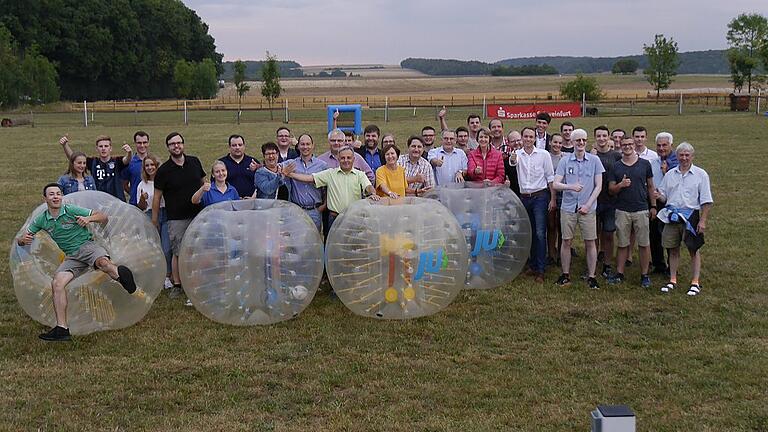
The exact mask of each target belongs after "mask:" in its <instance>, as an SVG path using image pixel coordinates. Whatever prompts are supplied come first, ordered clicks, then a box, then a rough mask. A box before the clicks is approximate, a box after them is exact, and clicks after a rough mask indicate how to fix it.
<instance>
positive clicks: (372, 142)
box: [355, 124, 385, 173]
mask: <svg viewBox="0 0 768 432" xmlns="http://www.w3.org/2000/svg"><path fill="white" fill-rule="evenodd" d="M380 134H381V131H380V130H379V127H378V126H376V125H373V124H372V125H368V126H366V127H365V130H364V131H363V136H364V137H365V145H363V146H362V147H360V148H359V149H355V151H356V152H357V154H359V155H360V156H362V157H363V159H365V163H367V164H368V166H369V167H371V171H373V172H374V173H375V172H376V170H377V169H379V167H380V166H382V165H384V164H385V162H384V155H383V154H381V150H380V149H379V135H380Z"/></svg>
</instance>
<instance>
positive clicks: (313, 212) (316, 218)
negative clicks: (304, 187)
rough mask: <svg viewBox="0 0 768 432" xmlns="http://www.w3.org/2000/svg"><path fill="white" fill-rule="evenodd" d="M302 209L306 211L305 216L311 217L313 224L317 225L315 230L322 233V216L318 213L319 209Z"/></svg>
mask: <svg viewBox="0 0 768 432" xmlns="http://www.w3.org/2000/svg"><path fill="white" fill-rule="evenodd" d="M304 211H305V212H306V213H307V216H309V218H310V219H312V222H314V223H315V226H316V227H317V230H318V231H320V234H322V233H323V217H322V216H321V215H320V211H319V210H317V209H304Z"/></svg>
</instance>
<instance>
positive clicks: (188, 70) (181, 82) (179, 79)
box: [173, 60, 194, 99]
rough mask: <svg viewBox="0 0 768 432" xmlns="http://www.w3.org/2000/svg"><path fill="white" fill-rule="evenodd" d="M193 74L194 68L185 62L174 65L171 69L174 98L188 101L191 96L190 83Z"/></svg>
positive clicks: (180, 61)
mask: <svg viewBox="0 0 768 432" xmlns="http://www.w3.org/2000/svg"><path fill="white" fill-rule="evenodd" d="M193 74H194V66H192V64H190V63H189V62H188V61H186V60H178V61H176V65H175V66H174V68H173V85H174V90H175V91H176V97H178V98H181V99H189V98H191V97H193V96H192V87H193V84H192V81H193V78H192V76H193Z"/></svg>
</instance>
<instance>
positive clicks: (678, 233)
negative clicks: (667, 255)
mask: <svg viewBox="0 0 768 432" xmlns="http://www.w3.org/2000/svg"><path fill="white" fill-rule="evenodd" d="M683 233H685V224H684V223H668V224H664V231H662V232H661V246H662V247H663V248H664V249H674V248H679V247H680V243H682V241H683Z"/></svg>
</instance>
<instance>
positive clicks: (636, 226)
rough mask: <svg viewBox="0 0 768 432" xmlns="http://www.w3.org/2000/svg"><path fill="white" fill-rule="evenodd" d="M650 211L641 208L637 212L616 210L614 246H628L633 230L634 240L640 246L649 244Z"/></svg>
mask: <svg viewBox="0 0 768 432" xmlns="http://www.w3.org/2000/svg"><path fill="white" fill-rule="evenodd" d="M649 217H650V212H649V211H648V210H642V211H639V212H631V213H630V212H625V211H623V210H618V209H617V210H616V246H618V247H621V248H623V247H628V246H629V237H630V234H631V233H632V232H633V231H634V233H635V241H636V242H637V245H638V246H640V247H648V246H650V245H651V240H650V237H649V233H650V228H649V227H650V224H651V221H650V219H649Z"/></svg>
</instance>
